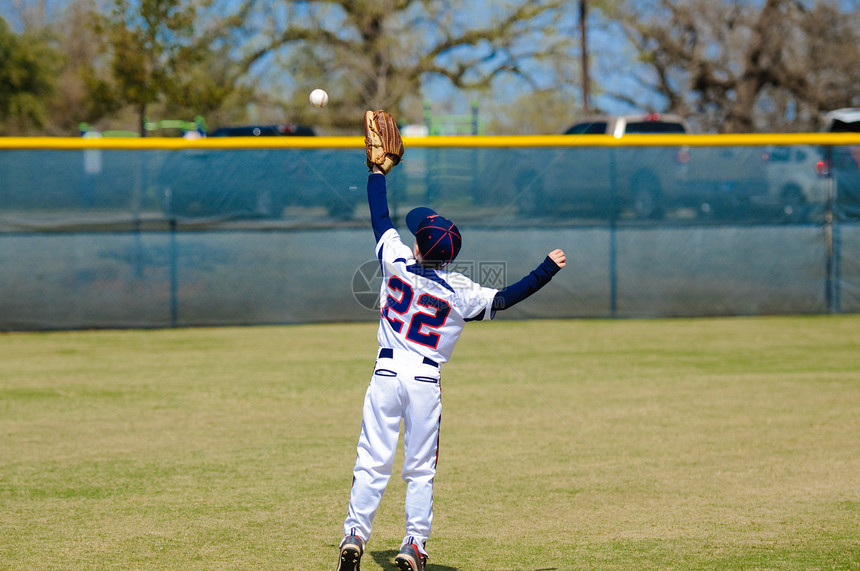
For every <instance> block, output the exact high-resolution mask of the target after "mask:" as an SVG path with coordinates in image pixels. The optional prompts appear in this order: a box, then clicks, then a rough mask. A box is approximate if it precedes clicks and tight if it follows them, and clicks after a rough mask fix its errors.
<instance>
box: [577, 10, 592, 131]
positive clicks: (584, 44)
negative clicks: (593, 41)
mask: <svg viewBox="0 0 860 571" xmlns="http://www.w3.org/2000/svg"><path fill="white" fill-rule="evenodd" d="M587 15H588V6H587V5H586V0H579V39H580V43H581V48H582V57H581V63H582V74H581V75H582V113H583V115H587V114H588V113H590V112H591V109H590V104H589V99H590V95H589V89H588V84H589V79H588V39H587V38H586V35H585V30H586V26H585V20H586V16H587Z"/></svg>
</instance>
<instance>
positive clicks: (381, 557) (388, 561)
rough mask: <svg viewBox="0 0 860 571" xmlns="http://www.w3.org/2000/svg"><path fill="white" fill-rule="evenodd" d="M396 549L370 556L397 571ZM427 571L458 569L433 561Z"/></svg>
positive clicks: (549, 569) (553, 570)
mask: <svg viewBox="0 0 860 571" xmlns="http://www.w3.org/2000/svg"><path fill="white" fill-rule="evenodd" d="M397 553H398V551H397V550H396V549H388V550H386V551H371V552H370V556H371V557H373V560H374V561H376V564H377V565H379V566H380V567H382V568H383V569H384V570H385V571H397V566H396V565H394V558H395V557H397ZM426 570H427V571H457V568H456V567H450V566H448V565H436V564H435V563H433V562H432V561H428V562H427V567H426ZM535 571H557V569H556V568H555V567H542V568H540V569H535Z"/></svg>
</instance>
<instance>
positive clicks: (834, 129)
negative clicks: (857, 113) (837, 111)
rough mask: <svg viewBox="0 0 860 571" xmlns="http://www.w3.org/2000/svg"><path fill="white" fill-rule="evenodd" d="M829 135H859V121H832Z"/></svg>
mask: <svg viewBox="0 0 860 571" xmlns="http://www.w3.org/2000/svg"><path fill="white" fill-rule="evenodd" d="M830 132H831V133H860V121H843V120H841V119H834V120H833V124H831V125H830Z"/></svg>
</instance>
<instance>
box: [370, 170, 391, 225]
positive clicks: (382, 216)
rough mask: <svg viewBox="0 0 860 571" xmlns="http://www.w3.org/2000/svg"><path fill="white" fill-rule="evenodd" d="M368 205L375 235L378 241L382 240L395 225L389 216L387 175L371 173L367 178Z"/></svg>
mask: <svg viewBox="0 0 860 571" xmlns="http://www.w3.org/2000/svg"><path fill="white" fill-rule="evenodd" d="M367 203H368V205H369V206H370V224H371V225H372V226H373V235H374V236H376V241H377V242H379V239H380V238H382V235H383V234H385V233H386V232H387V231H388V230H390V229H391V228H394V224H392V223H391V216H389V214H388V197H387V195H386V194H385V175H384V174H379V173H371V174H370V176H368V177H367Z"/></svg>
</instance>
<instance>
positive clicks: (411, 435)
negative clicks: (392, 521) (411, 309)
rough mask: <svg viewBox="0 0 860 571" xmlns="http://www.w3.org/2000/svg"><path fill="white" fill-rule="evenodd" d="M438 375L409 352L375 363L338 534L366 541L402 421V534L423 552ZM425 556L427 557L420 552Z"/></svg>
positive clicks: (437, 415) (439, 408) (430, 514)
mask: <svg viewBox="0 0 860 571" xmlns="http://www.w3.org/2000/svg"><path fill="white" fill-rule="evenodd" d="M440 380H441V373H440V370H439V368H438V367H434V366H432V365H428V364H425V363H423V362H422V358H421V357H420V356H418V355H416V354H415V353H410V352H404V351H394V356H393V358H380V359H377V361H376V367H375V369H374V372H373V376H372V377H371V379H370V385H369V386H368V388H367V393H366V394H365V397H364V408H363V412H362V414H363V419H362V424H361V435H360V437H359V440H358V451H357V455H356V460H355V468H354V470H353V483H352V491H351V492H350V498H349V513H348V515H347V518H346V520H345V521H344V525H343V527H344V535H352V534H354V535H357V536H359V537H360V538H362V539H363V540H365V541H367V540H368V539H370V534H371V528H372V524H373V518H374V516H375V515H376V510H377V508H378V507H379V503H380V501H381V500H382V496H383V494H384V493H385V488H386V485H387V484H388V480H389V478H390V477H391V471H392V466H393V464H394V453H395V449H396V448H397V442H398V439H399V437H400V422H401V419H402V420H403V427H404V428H403V440H404V443H403V444H404V452H405V458H404V462H403V480H404V481H405V482H406V536H405V537H404V539H403V542H404V543H406V542H407V541H409V539H410V538H411V539H412V540H414V542H415V543H417V544H418V546H419V549H421V550H422V552H424V543H425V542H426V541H427V539H428V538H429V537H430V526H431V524H432V522H433V479H434V477H435V475H436V459H437V455H438V450H439V423H440V421H441V415H442V395H441V386H440ZM424 554H425V555H426V554H427V553H426V552H424Z"/></svg>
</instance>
